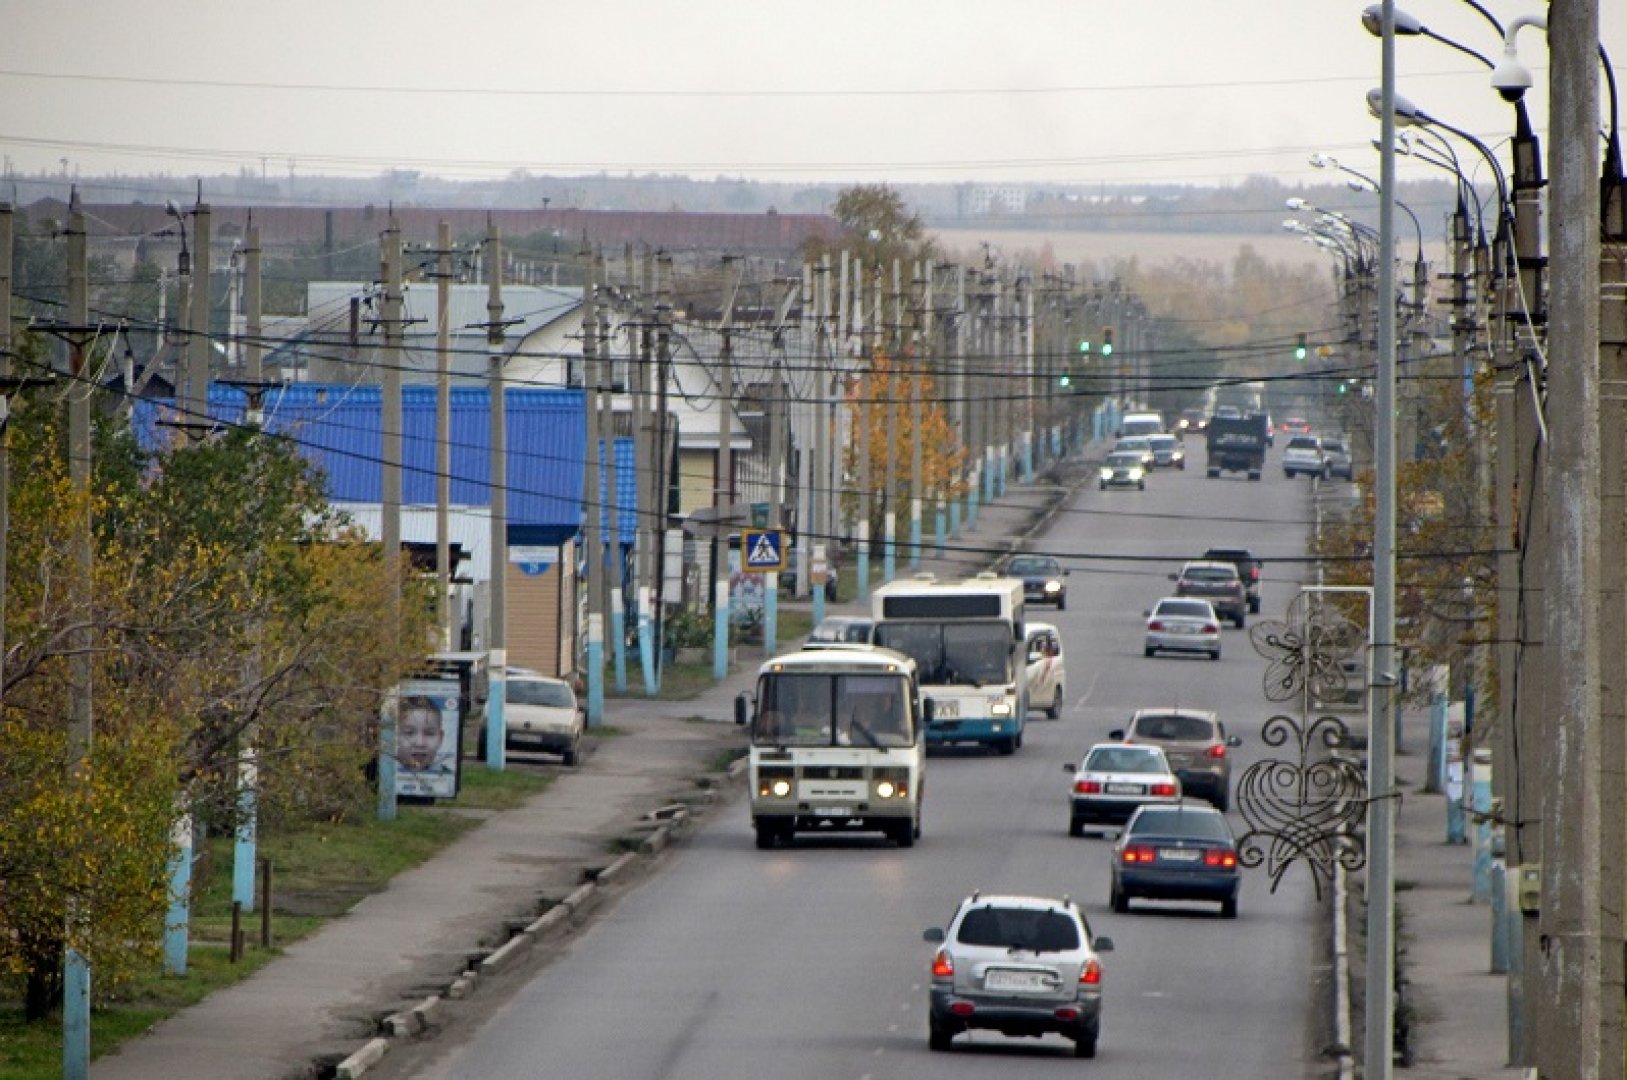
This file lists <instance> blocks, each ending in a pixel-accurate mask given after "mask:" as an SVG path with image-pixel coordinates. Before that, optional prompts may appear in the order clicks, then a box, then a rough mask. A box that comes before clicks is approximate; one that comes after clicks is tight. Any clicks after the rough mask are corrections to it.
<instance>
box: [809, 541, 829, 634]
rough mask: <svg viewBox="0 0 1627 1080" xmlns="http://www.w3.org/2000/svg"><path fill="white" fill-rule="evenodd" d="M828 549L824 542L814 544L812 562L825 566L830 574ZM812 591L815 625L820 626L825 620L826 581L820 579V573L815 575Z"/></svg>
mask: <svg viewBox="0 0 1627 1080" xmlns="http://www.w3.org/2000/svg"><path fill="white" fill-rule="evenodd" d="M826 550H827V549H826V547H825V545H824V544H815V545H814V546H813V559H812V562H813V563H814V564H815V565H818V566H822V567H824V568H825V573H826V574H829V573H830V563H828V562H827V561H826V559H827V556H826V554H825V552H826ZM811 591H812V593H813V620H814V625H815V626H818V625H819V624H820V623H822V622H824V621H825V582H823V581H820V580H819V576H818V575H815V576H814V579H813V589H812V590H811Z"/></svg>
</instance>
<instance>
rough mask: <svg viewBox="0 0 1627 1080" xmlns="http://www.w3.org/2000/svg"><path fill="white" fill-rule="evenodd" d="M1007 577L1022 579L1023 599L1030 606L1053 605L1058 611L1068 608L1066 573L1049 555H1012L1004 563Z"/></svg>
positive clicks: (1060, 564) (1059, 563) (1058, 562)
mask: <svg viewBox="0 0 1627 1080" xmlns="http://www.w3.org/2000/svg"><path fill="white" fill-rule="evenodd" d="M1005 575H1006V576H1007V577H1014V578H1022V579H1023V599H1024V600H1025V601H1027V602H1028V603H1030V604H1055V605H1056V609H1057V610H1058V611H1063V610H1066V608H1067V606H1068V583H1067V581H1066V580H1064V579H1066V578H1067V576H1068V572H1067V571H1066V570H1064V569H1063V568H1062V563H1061V562H1060V561H1058V560H1056V559H1053V558H1052V557H1051V556H1049V555H1013V556H1012V557H1011V558H1010V559H1009V560H1007V562H1006V568H1005Z"/></svg>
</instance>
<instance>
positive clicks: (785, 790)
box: [768, 780, 791, 799]
mask: <svg viewBox="0 0 1627 1080" xmlns="http://www.w3.org/2000/svg"><path fill="white" fill-rule="evenodd" d="M768 793H769V794H770V795H772V796H774V797H775V798H776V799H784V798H786V797H788V796H789V795H790V794H791V781H789V780H776V781H774V782H773V783H772V784H770V785H768Z"/></svg>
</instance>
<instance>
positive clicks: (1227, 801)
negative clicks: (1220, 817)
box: [1209, 783, 1232, 814]
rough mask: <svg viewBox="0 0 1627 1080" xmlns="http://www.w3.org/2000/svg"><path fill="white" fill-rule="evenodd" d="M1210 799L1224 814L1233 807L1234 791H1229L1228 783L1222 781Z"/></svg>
mask: <svg viewBox="0 0 1627 1080" xmlns="http://www.w3.org/2000/svg"><path fill="white" fill-rule="evenodd" d="M1209 801H1210V802H1211V803H1213V804H1214V807H1215V809H1216V810H1219V811H1220V812H1221V813H1222V814H1224V813H1225V812H1226V811H1228V810H1230V809H1231V808H1232V793H1231V792H1230V791H1228V790H1227V789H1226V785H1225V784H1224V783H1222V784H1221V785H1220V786H1219V787H1217V788H1216V789H1215V791H1214V796H1213V797H1212V798H1211V799H1210V800H1209Z"/></svg>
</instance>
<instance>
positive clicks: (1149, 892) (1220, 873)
mask: <svg viewBox="0 0 1627 1080" xmlns="http://www.w3.org/2000/svg"><path fill="white" fill-rule="evenodd" d="M1242 882H1243V878H1242V872H1241V871H1240V870H1239V868H1238V865H1237V841H1236V839H1235V838H1234V837H1233V836H1232V828H1231V826H1230V825H1229V824H1228V823H1227V822H1226V815H1225V814H1222V813H1221V812H1220V811H1219V810H1216V809H1215V808H1214V807H1212V806H1202V805H1199V804H1197V803H1181V804H1178V805H1175V806H1144V807H1142V808H1141V809H1140V810H1138V811H1137V812H1136V814H1135V816H1134V817H1132V818H1131V819H1130V821H1129V824H1127V825H1126V826H1125V827H1124V832H1122V833H1121V834H1120V835H1119V839H1118V843H1117V844H1115V845H1114V846H1113V884H1112V887H1111V889H1110V891H1109V893H1108V903H1110V904H1111V905H1112V907H1113V910H1114V911H1116V912H1118V913H1119V914H1121V915H1122V914H1124V913H1126V912H1128V911H1129V910H1130V901H1131V900H1136V899H1143V898H1144V899H1148V900H1211V901H1215V902H1218V903H1219V904H1220V916H1221V918H1223V919H1235V918H1237V893H1238V890H1239V889H1240V888H1241V887H1242Z"/></svg>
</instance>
